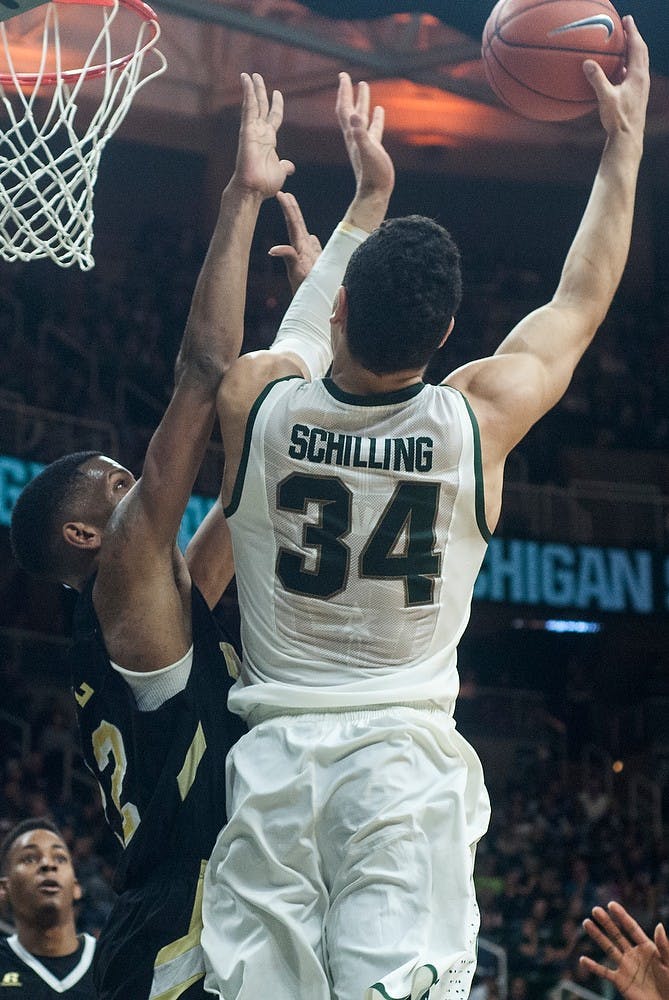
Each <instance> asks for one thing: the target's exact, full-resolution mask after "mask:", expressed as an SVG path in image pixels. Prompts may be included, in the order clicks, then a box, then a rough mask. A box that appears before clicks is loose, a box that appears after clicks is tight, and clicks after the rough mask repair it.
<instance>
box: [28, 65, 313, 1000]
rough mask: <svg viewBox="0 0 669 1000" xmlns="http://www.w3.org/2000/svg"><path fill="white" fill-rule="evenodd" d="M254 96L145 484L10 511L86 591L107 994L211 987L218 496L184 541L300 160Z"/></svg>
mask: <svg viewBox="0 0 669 1000" xmlns="http://www.w3.org/2000/svg"><path fill="white" fill-rule="evenodd" d="M242 90H243V104H242V115H241V126H240V133H239V145H238V151H237V161H236V165H235V170H234V173H233V176H232V178H231V180H230V182H229V183H228V185H227V187H226V189H225V191H224V192H223V195H222V198H221V206H220V212H219V217H218V221H217V224H216V229H215V232H214V235H213V237H212V240H211V243H210V246H209V250H208V253H207V257H206V260H205V263H204V265H203V268H202V271H201V273H200V276H199V278H198V281H197V286H196V289H195V294H194V297H193V302H192V305H191V310H190V314H189V317H188V322H187V325H186V330H185V333H184V338H183V341H182V344H181V348H180V350H179V355H178V357H177V362H176V366H175V388H174V392H173V394H172V398H171V401H170V404H169V406H168V408H167V410H166V412H165V415H164V416H163V418H162V420H161V422H160V424H159V426H158V428H157V429H156V431H155V433H154V435H153V437H152V439H151V441H150V443H149V446H148V449H147V453H146V457H145V462H144V468H143V471H142V475H141V478H140V479H138V480H135V478H134V476H133V475H132V474H131V473H130V472H129V471H128V470H127V469H124V468H123V467H122V466H120V465H119V464H118V463H117V462H115V461H113V459H111V458H107V457H105V456H103V455H100V454H98V453H96V452H79V453H76V454H74V455H69V456H66V457H65V458H63V459H59V460H58V461H57V462H54V463H52V464H51V465H50V466H48V467H47V468H46V469H45V470H43V471H42V472H41V473H40V474H39V476H37V477H36V478H35V479H34V480H32V482H31V483H29V484H28V486H27V487H26V488H25V490H24V491H23V493H22V494H21V496H20V497H19V499H18V500H17V503H16V506H15V508H14V511H13V515H12V524H11V539H12V545H13V549H14V553H15V555H16V557H17V560H18V562H19V563H20V564H21V565H22V566H23V567H24V568H25V569H27V570H29V571H30V572H33V573H35V574H38V575H41V576H43V577H46V578H48V579H52V580H56V581H59V582H61V583H65V584H67V585H69V586H70V587H72V588H73V589H75V590H77V591H78V592H79V594H80V599H79V606H78V608H77V611H76V621H75V645H74V652H73V657H74V660H73V670H74V687H75V697H76V699H77V705H78V709H79V718H80V724H81V731H82V739H83V745H84V753H85V756H86V759H87V761H88V762H89V764H90V765H91V766H92V767H93V769H94V771H95V772H96V773H97V775H98V777H99V779H100V783H101V788H102V790H103V794H104V797H105V800H106V802H105V808H106V814H107V817H108V819H109V821H110V823H111V824H112V827H113V828H114V830H115V832H116V833H117V834H118V836H119V838H120V840H121V842H122V844H123V846H124V852H123V856H122V860H121V864H120V867H119V873H118V882H117V888H118V889H119V890H120V893H121V895H120V897H119V900H118V903H117V905H116V907H115V909H114V912H113V914H112V917H111V920H110V922H109V924H108V925H107V926H106V927H105V929H104V931H103V934H102V936H101V940H100V945H99V949H98V955H97V958H96V964H95V983H96V987H97V989H98V994H99V1000H148V998H151V1000H158V998H159V997H162V998H163V1000H165V998H167V997H169V998H170V1000H176V998H177V997H186V996H187V997H188V998H189V1000H194V998H195V997H198V998H200V997H203V996H204V995H205V994H204V991H203V988H202V978H203V967H202V960H201V952H200V946H199V938H200V926H199V912H200V890H199V885H200V882H199V878H200V873H201V868H202V867H203V864H204V861H205V859H206V858H207V857H208V854H209V852H210V850H211V847H212V844H213V840H214V837H215V834H216V833H217V831H218V830H219V828H220V826H221V825H222V824H223V823H224V819H225V811H224V794H225V792H224V788H225V786H224V775H223V768H224V764H225V754H226V752H227V749H228V747H229V745H230V742H231V740H232V739H233V738H234V735H235V733H234V729H233V728H231V726H232V724H231V723H230V718H229V716H228V715H227V710H226V696H227V679H228V671H227V669H226V654H227V655H228V661H229V662H232V658H231V657H230V655H229V644H228V643H227V640H226V638H225V636H223V635H220V634H219V633H218V631H217V629H216V626H215V622H214V620H213V618H212V617H211V615H210V612H209V608H213V607H214V606H215V605H216V603H217V602H218V600H219V598H220V596H221V594H222V592H223V590H224V588H225V586H226V585H227V583H228V582H229V580H230V578H231V576H232V572H233V567H232V558H231V549H230V545H229V540H228V536H227V531H226V529H225V523H224V520H223V518H222V516H220V513H219V512H220V507H215V508H214V509H213V511H212V513H211V516H208V517H207V518H205V520H204V522H203V523H202V525H201V526H200V528H199V532H198V533H199V537H198V539H197V541H195V542H194V544H191V546H190V552H189V559H188V561H186V559H185V558H184V556H183V555H182V553H181V552H180V551H179V548H178V546H177V535H178V532H179V527H180V523H181V519H182V516H183V513H184V510H185V508H186V504H187V502H188V499H189V496H190V494H191V491H192V489H193V484H194V482H195V477H196V475H197V472H198V470H199V468H200V465H201V463H202V459H203V457H204V453H205V450H206V447H207V444H208V441H209V438H210V435H211V431H212V428H213V424H214V418H215V405H216V392H217V389H218V387H219V384H220V382H221V380H222V378H223V376H224V374H225V372H226V371H227V369H228V367H229V366H230V364H231V363H232V362H233V361H234V359H235V358H236V357H237V355H238V354H239V350H240V348H241V343H242V336H243V320H244V305H245V294H246V272H247V266H248V259H249V252H250V246H251V239H252V236H253V231H254V228H255V222H256V219H257V215H258V211H259V209H260V205H261V204H262V202H263V201H264V200H265V199H266V198H268V197H270V196H273V195H275V194H276V193H277V192H278V191H279V190H280V188H281V187H282V185H283V183H284V181H285V179H286V176H287V175H288V174H289V173H292V171H293V169H294V168H293V165H292V164H291V163H290V162H289V161H286V160H280V159H279V157H278V156H277V153H276V133H277V130H278V128H279V126H280V124H281V120H282V117H283V99H282V97H281V94H280V93H279V92H278V91H275V92H274V93H273V95H272V98H271V100H270V99H269V98H268V96H267V93H266V90H265V84H264V81H263V79H262V77H260V76H259V75H257V74H255V75H254V76H253V77H250V76H248V75H247V74H242ZM193 581H195V583H196V584H197V587H196V586H195V583H194V582H193ZM198 587H199V590H198V589H197V588H198Z"/></svg>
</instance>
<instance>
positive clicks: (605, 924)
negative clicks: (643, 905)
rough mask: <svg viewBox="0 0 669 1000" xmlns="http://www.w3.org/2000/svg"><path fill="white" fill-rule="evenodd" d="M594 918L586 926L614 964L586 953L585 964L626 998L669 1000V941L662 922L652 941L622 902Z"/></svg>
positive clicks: (598, 909) (601, 910) (599, 908)
mask: <svg viewBox="0 0 669 1000" xmlns="http://www.w3.org/2000/svg"><path fill="white" fill-rule="evenodd" d="M592 916H593V918H594V919H592V920H590V919H587V920H584V921H583V928H584V930H585V931H586V933H587V934H588V935H589V936H590V937H591V938H592V940H593V941H595V942H596V944H598V945H599V947H600V948H601V949H602V951H604V952H605V954H606V956H607V958H608V959H609V960H610V961H611V963H612V965H611V966H606V965H600V963H599V962H595V961H594V960H593V959H592V958H589V957H587V956H586V955H582V956H581V959H580V961H581V965H582V966H583V967H584V968H585V969H587V971H588V972H592V973H594V974H595V975H596V976H599V977H600V978H601V979H608V981H609V982H610V983H613V985H614V986H615V988H616V989H617V990H618V992H619V993H621V994H622V995H623V996H624V997H625V998H626V1000H669V940H668V939H667V934H666V931H665V929H664V927H663V925H662V924H658V925H657V927H656V928H655V935H654V937H655V940H654V941H653V940H651V939H650V938H649V937H648V935H647V934H646V933H645V932H644V931H643V930H642V929H641V927H640V926H639V924H638V923H637V922H636V920H635V919H634V917H632V916H631V914H629V913H628V912H627V910H626V909H625V907H624V906H621V905H620V903H609V905H608V912H607V910H605V909H604V908H603V907H602V906H596V907H595V908H594V909H593V911H592Z"/></svg>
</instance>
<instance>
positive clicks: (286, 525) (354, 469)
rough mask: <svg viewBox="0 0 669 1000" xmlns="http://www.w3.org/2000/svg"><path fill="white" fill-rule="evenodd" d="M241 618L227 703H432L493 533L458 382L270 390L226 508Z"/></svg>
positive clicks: (446, 676)
mask: <svg viewBox="0 0 669 1000" xmlns="http://www.w3.org/2000/svg"><path fill="white" fill-rule="evenodd" d="M225 513H226V516H227V518H228V521H229V524H230V530H231V532H232V538H233V544H234V554H235V566H236V574H237V588H238V594H239V602H240V608H241V612H242V644H243V652H244V655H243V662H242V672H241V676H240V678H239V680H238V681H237V683H236V684H235V686H234V687H233V689H232V692H231V695H230V707H231V708H232V709H233V710H234V711H236V712H239V714H241V715H243V716H248V714H249V712H251V711H252V710H254V709H257V710H260V711H261V712H264V711H266V710H270V711H276V710H277V709H278V710H280V709H282V708H283V709H286V710H288V711H290V710H291V709H298V710H301V711H304V710H305V709H311V710H315V711H319V710H325V709H329V708H346V707H355V706H362V705H379V704H386V703H389V702H402V703H408V702H422V701H428V700H430V701H436V702H438V703H439V704H441V705H444V706H446V707H447V708H449V709H452V706H453V703H454V701H455V698H456V697H457V693H458V683H459V682H458V675H457V670H456V648H457V643H458V640H459V639H460V636H461V635H462V632H463V630H464V628H465V626H466V624H467V621H468V619H469V614H470V604H471V596H472V591H473V588H474V583H475V580H476V577H477V574H478V571H479V569H480V566H481V563H482V561H483V556H484V554H485V549H486V544H487V541H488V538H489V533H488V530H487V528H486V524H485V513H484V498H483V483H482V476H481V454H480V443H479V435H478V426H477V423H476V418H475V417H474V414H473V413H472V411H471V409H470V408H469V406H468V404H467V402H466V400H465V399H464V397H463V396H462V395H461V393H459V392H458V391H457V390H455V389H452V388H450V387H448V386H432V385H425V384H423V383H419V384H417V385H412V386H410V387H409V388H407V389H403V390H401V391H398V392H395V393H391V394H387V395H384V396H378V395H376V396H369V397H367V396H352V395H350V394H348V393H345V392H343V391H342V390H341V389H339V388H338V387H337V385H336V384H335V383H334V382H333V381H332V380H331V379H320V380H317V381H315V382H305V381H303V380H302V379H295V378H291V379H284V380H280V381H279V382H274V383H272V384H271V385H269V386H268V387H267V388H266V389H265V390H264V392H263V393H262V394H261V395H260V397H259V398H258V400H257V401H256V403H255V405H254V407H253V410H252V412H251V414H250V416H249V421H248V426H247V429H246V440H245V445H244V452H243V455H242V460H241V463H240V467H239V473H238V476H237V481H236V483H235V486H234V490H233V495H232V499H231V501H230V504H229V506H228V508H227V509H226V512H225Z"/></svg>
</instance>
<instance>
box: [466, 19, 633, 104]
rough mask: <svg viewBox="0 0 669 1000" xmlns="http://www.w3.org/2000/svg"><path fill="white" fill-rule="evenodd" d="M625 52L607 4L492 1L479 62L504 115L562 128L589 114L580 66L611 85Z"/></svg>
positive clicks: (591, 99)
mask: <svg viewBox="0 0 669 1000" xmlns="http://www.w3.org/2000/svg"><path fill="white" fill-rule="evenodd" d="M625 48H626V42H625V29H624V28H623V24H622V21H621V19H620V16H619V15H618V13H617V11H616V9H615V7H613V5H612V4H611V3H609V0H499V2H498V3H497V4H496V5H495V6H494V7H493V9H492V11H491V13H490V16H489V17H488V20H487V21H486V25H485V28H484V29H483V43H482V50H481V54H482V57H483V65H484V67H485V71H486V76H487V78H488V82H489V83H490V86H491V87H492V89H493V90H494V91H495V93H496V94H497V96H498V97H499V98H500V99H501V100H502V101H504V103H505V104H507V105H508V106H509V107H510V108H512V109H513V110H514V111H516V112H518V114H521V115H523V116H524V117H526V118H534V119H537V120H540V121H568V120H569V119H572V118H580V117H581V115H585V114H588V112H589V111H592V110H593V108H596V107H597V100H596V98H595V93H594V91H593V89H592V87H591V86H590V84H589V83H588V80H587V79H586V77H585V74H584V73H583V61H584V60H585V59H594V60H595V61H596V62H598V63H599V65H600V66H601V67H602V69H603V70H604V72H605V73H606V75H607V77H608V78H609V80H611V81H612V83H619V82H620V81H621V79H622V76H623V69H624V66H625Z"/></svg>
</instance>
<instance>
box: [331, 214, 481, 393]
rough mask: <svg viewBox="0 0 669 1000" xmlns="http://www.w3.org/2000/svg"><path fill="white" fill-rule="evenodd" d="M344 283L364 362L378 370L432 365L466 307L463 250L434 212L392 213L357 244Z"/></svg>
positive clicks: (356, 348) (353, 339)
mask: <svg viewBox="0 0 669 1000" xmlns="http://www.w3.org/2000/svg"><path fill="white" fill-rule="evenodd" d="M342 284H343V285H344V287H345V288H346V292H347V297H348V317H347V325H346V331H347V339H348V347H349V350H350V352H351V354H352V356H353V357H354V358H355V359H356V361H358V362H359V363H360V364H362V365H363V366H364V367H365V368H367V369H368V370H369V371H372V372H375V373H376V374H383V373H386V372H394V371H403V370H405V369H417V368H424V367H425V366H426V365H427V363H428V361H429V360H430V358H431V357H432V355H433V354H434V352H435V351H436V350H437V348H438V347H439V344H440V343H441V340H442V337H443V336H444V334H445V333H446V331H447V329H448V327H449V324H450V322H451V318H452V317H453V316H454V315H455V313H456V312H457V310H458V307H459V306H460V301H461V299H462V276H461V272H460V252H459V250H458V248H457V246H456V244H455V242H454V241H453V238H452V237H451V235H450V233H449V232H448V231H447V230H446V229H444V228H443V226H440V225H439V224H438V223H436V222H434V220H433V219H428V218H426V217H425V216H422V215H409V216H405V217H403V218H399V219H388V220H386V221H385V222H383V223H382V224H381V226H379V228H378V229H376V230H375V231H374V232H373V233H372V234H371V235H370V236H369V237H368V238H367V239H366V240H365V242H364V243H362V244H361V245H360V246H359V247H357V248H356V249H355V251H354V252H353V254H352V256H351V259H350V260H349V263H348V267H347V268H346V272H345V274H344V279H343V281H342Z"/></svg>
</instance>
